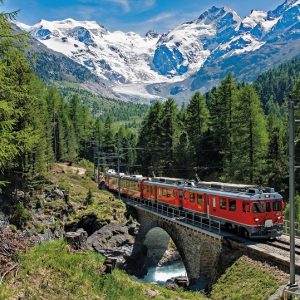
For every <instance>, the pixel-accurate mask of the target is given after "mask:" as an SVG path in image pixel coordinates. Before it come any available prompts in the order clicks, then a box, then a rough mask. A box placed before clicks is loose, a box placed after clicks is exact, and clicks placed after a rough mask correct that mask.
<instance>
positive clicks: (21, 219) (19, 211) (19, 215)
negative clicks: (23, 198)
mask: <svg viewBox="0 0 300 300" xmlns="http://www.w3.org/2000/svg"><path fill="white" fill-rule="evenodd" d="M11 219H12V220H13V223H14V224H15V225H16V226H18V227H19V228H23V227H24V226H25V225H26V224H27V223H28V222H29V221H30V220H31V219H32V212H31V211H30V210H28V209H26V208H25V207H24V204H23V203H22V202H19V203H18V204H17V206H16V208H15V210H14V213H13V215H12V216H11Z"/></svg>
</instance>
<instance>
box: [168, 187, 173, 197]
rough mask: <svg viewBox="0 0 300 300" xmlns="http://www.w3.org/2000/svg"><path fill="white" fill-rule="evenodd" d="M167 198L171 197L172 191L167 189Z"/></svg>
mask: <svg viewBox="0 0 300 300" xmlns="http://www.w3.org/2000/svg"><path fill="white" fill-rule="evenodd" d="M167 197H168V198H171V197H172V190H169V189H167Z"/></svg>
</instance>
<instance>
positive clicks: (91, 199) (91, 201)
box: [85, 190, 93, 205]
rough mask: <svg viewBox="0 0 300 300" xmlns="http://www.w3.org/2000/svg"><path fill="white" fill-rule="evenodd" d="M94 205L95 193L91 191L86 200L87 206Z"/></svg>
mask: <svg viewBox="0 0 300 300" xmlns="http://www.w3.org/2000/svg"><path fill="white" fill-rule="evenodd" d="M92 203H93V193H92V191H91V190H89V191H88V193H87V195H86V198H85V205H91V204H92Z"/></svg>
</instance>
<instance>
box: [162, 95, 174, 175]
mask: <svg viewBox="0 0 300 300" xmlns="http://www.w3.org/2000/svg"><path fill="white" fill-rule="evenodd" d="M177 116H178V109H177V105H176V102H175V100H174V99H172V98H169V99H168V100H167V101H166V102H165V103H164V106H163V111H162V118H161V137H160V141H159V142H160V146H161V147H162V150H161V151H160V152H159V153H157V155H158V157H159V162H160V163H159V173H160V174H164V175H168V176H172V174H173V172H174V170H173V169H174V161H175V160H174V150H175V149H174V146H175V139H176V134H177V129H178V126H177Z"/></svg>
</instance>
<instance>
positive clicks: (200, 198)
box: [197, 194, 202, 205]
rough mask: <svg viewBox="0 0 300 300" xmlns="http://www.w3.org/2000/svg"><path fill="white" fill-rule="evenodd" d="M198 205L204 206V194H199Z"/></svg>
mask: <svg viewBox="0 0 300 300" xmlns="http://www.w3.org/2000/svg"><path fill="white" fill-rule="evenodd" d="M197 203H198V205H202V194H198V199H197Z"/></svg>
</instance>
